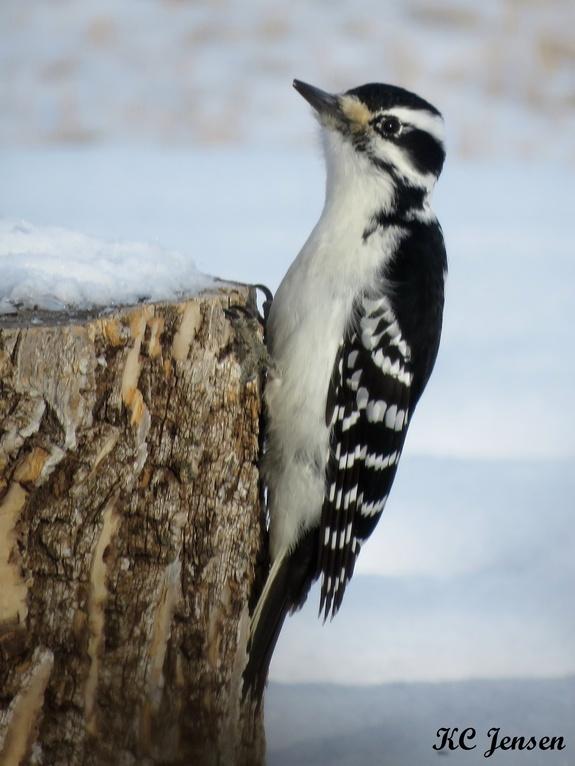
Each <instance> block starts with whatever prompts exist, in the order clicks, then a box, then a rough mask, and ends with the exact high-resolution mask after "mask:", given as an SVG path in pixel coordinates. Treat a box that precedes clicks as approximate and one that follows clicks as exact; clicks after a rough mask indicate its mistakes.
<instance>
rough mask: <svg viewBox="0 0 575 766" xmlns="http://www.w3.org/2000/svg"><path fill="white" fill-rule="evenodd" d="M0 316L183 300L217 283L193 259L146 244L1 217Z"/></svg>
mask: <svg viewBox="0 0 575 766" xmlns="http://www.w3.org/2000/svg"><path fill="white" fill-rule="evenodd" d="M0 275H1V280H0V314H7V313H14V312H16V311H17V310H18V309H22V308H24V309H44V310H47V311H66V310H70V309H74V310H77V309H81V310H84V309H93V308H96V307H104V306H114V305H130V304H135V303H141V302H144V301H160V300H176V299H181V298H183V297H184V296H188V295H190V294H195V293H198V292H199V291H201V290H205V289H207V288H209V287H212V286H213V284H214V280H213V279H212V278H211V277H209V276H207V275H206V274H202V273H201V272H199V271H198V269H197V268H196V266H195V264H194V262H193V260H192V259H191V258H190V257H189V256H186V255H184V254H182V253H180V252H178V251H174V250H166V249H164V248H162V247H160V246H159V245H157V244H151V243H147V242H121V241H105V240H100V239H96V238H94V237H89V236H86V235H85V234H80V233H79V232H77V231H72V230H70V229H64V228H58V227H53V226H35V225H32V224H30V223H27V222H25V221H13V220H0Z"/></svg>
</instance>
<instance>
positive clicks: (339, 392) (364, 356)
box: [318, 295, 413, 618]
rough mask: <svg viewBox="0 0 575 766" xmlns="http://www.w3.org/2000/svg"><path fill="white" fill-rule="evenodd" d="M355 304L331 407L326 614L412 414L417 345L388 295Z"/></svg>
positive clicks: (321, 563) (369, 527) (376, 508)
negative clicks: (407, 336)
mask: <svg viewBox="0 0 575 766" xmlns="http://www.w3.org/2000/svg"><path fill="white" fill-rule="evenodd" d="M357 309H358V312H357V315H356V316H357V320H356V321H355V322H354V329H352V330H351V331H350V332H349V334H348V337H347V338H346V339H345V340H344V342H343V343H342V344H341V345H340V348H339V351H338V355H337V358H336V362H335V365H334V369H333V374H332V379H331V383H330V389H329V395H328V403H327V408H326V419H327V423H328V425H330V456H329V460H328V465H327V471H326V495H325V499H324V503H323V508H322V518H321V528H320V539H319V547H320V550H319V559H318V576H319V575H320V574H321V575H322V586H321V601H320V613H321V612H323V613H324V617H325V618H327V617H328V616H329V615H330V613H331V615H332V616H333V615H334V614H335V613H336V612H337V610H338V609H339V607H340V605H341V601H342V598H343V593H344V591H345V588H346V585H347V583H348V582H349V580H350V578H351V576H352V574H353V569H354V565H355V561H356V558H357V555H358V553H359V550H360V548H361V545H362V543H363V542H364V541H365V540H366V539H367V538H368V537H369V535H370V534H371V532H372V531H373V529H374V527H375V526H376V524H377V522H378V520H379V517H380V516H381V513H382V511H383V508H384V506H385V503H386V500H387V496H388V494H389V491H390V489H391V485H392V483H393V480H394V477H395V472H396V468H397V463H398V461H399V456H400V454H401V450H402V448H403V443H404V440H405V434H406V431H407V426H408V420H409V414H410V400H411V393H412V383H413V364H412V355H411V349H410V347H409V346H408V344H407V342H406V340H405V338H404V337H403V335H402V332H401V329H400V327H399V324H398V321H397V318H396V316H395V314H394V311H393V309H392V305H391V302H390V300H389V298H388V297H386V296H383V295H379V296H376V297H372V298H363V299H362V301H361V302H360V303H359V305H358V306H357Z"/></svg>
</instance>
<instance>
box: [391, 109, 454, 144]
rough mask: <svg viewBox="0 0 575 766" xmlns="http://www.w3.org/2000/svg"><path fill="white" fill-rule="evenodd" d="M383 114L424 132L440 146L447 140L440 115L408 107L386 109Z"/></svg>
mask: <svg viewBox="0 0 575 766" xmlns="http://www.w3.org/2000/svg"><path fill="white" fill-rule="evenodd" d="M383 114H389V115H393V116H394V117H397V119H398V120H399V121H400V122H402V123H403V124H404V125H411V126H412V127H413V128H417V129H418V130H424V131H425V132H426V133H429V135H430V136H433V138H435V140H436V141H439V143H440V144H443V142H444V140H445V126H444V123H443V118H442V117H440V116H439V115H438V114H433V112H429V111H427V110H424V109H410V108H409V107H408V106H395V107H393V108H392V109H386V110H385V111H384V112H383Z"/></svg>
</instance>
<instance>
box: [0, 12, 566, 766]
mask: <svg viewBox="0 0 575 766" xmlns="http://www.w3.org/2000/svg"><path fill="white" fill-rule="evenodd" d="M574 29H575V4H574V3H573V2H572V0H499V1H496V0H486V1H485V2H483V3H481V4H478V3H475V2H471V0H439V1H438V2H432V0H404V1H403V2H399V0H398V1H397V2H390V1H387V2H382V1H381V0H380V1H378V2H376V0H359V1H356V2H352V1H351V0H331V1H330V2H327V0H317V1H316V2H311V1H310V0H308V1H307V2H304V0H291V2H290V3H281V4H280V3H273V2H260V1H258V0H212V1H211V2H207V1H206V2H199V1H197V2H193V1H191V0H190V1H189V2H188V1H186V0H124V2H122V3H118V2H113V1H112V0H100V1H99V2H91V1H90V0H26V2H21V1H20V0H2V2H1V3H0V179H1V181H0V216H1V217H3V218H5V219H8V220H11V221H19V220H21V219H24V220H26V221H29V222H30V223H31V224H33V225H34V226H37V227H40V228H39V229H38V230H39V231H42V229H41V227H44V226H60V227H66V228H70V229H76V230H79V231H81V232H84V233H86V234H89V235H92V236H94V237H98V238H102V239H107V240H122V239H126V238H128V239H132V240H133V239H136V240H140V241H143V242H147V243H159V244H161V245H162V246H164V247H166V248H171V249H174V250H177V251H179V252H180V253H182V254H183V255H184V256H186V257H189V258H190V259H193V260H194V261H195V263H196V264H197V266H198V267H199V268H200V269H201V270H203V271H205V272H209V273H211V274H215V275H217V276H220V277H223V278H228V279H237V280H240V281H259V282H261V281H263V282H266V283H267V284H268V285H269V286H270V287H271V288H272V289H274V290H275V288H276V287H277V285H278V284H279V281H280V279H281V277H282V275H283V274H284V273H285V271H286V269H287V267H288V265H289V263H290V262H291V260H292V259H293V258H294V257H295V255H296V254H297V252H298V250H299V248H300V247H301V245H302V244H303V242H304V241H305V238H306V236H307V235H308V233H309V231H310V230H311V228H312V226H313V225H314V223H315V221H316V220H317V218H318V216H319V214H320V212H321V206H322V201H323V183H324V180H323V165H322V159H321V154H320V151H319V148H318V141H317V129H316V127H315V125H314V121H313V119H312V116H311V113H310V110H309V108H308V107H307V105H306V104H305V103H304V102H303V101H302V100H301V98H300V97H299V96H298V95H297V94H296V93H295V91H293V89H292V88H291V81H292V79H293V78H294V77H297V78H300V79H303V80H306V81H308V82H311V83H313V84H315V85H318V86H320V87H322V88H324V89H328V90H329V89H333V90H344V89H347V88H350V87H353V86H356V85H359V84H362V83H364V82H369V81H381V82H393V83H395V84H399V85H402V86H404V87H407V88H408V89H410V90H414V91H416V92H417V93H419V94H420V95H422V96H423V97H424V98H426V99H427V100H429V101H431V102H432V103H433V104H435V105H436V106H437V107H438V108H440V109H441V111H442V112H443V114H444V116H445V119H446V123H447V130H448V147H447V150H448V159H447V164H446V168H445V171H444V174H443V176H442V178H441V179H440V181H439V184H438V187H437V190H436V194H435V209H436V211H437V213H438V217H439V218H440V220H441V223H442V225H443V228H444V232H445V237H446V242H447V248H448V255H449V258H450V277H449V283H448V295H447V306H446V315H445V329H444V335H443V341H442V348H441V351H440V356H439V360H438V363H437V367H436V371H435V374H434V376H433V378H432V380H431V383H430V385H429V388H428V390H427V392H426V394H425V396H424V397H423V399H422V402H421V404H420V406H419V409H418V412H417V415H416V416H415V419H414V422H413V425H412V427H411V432H410V434H409V436H408V440H407V446H406V449H405V451H404V455H403V458H402V464H401V465H400V468H399V471H398V475H397V479H396V483H395V486H394V490H393V493H392V496H391V499H390V502H389V504H388V507H387V509H386V512H385V518H384V519H383V520H382V522H381V523H380V525H379V526H378V528H377V530H376V532H375V534H374V536H373V538H372V539H371V540H370V542H369V544H368V545H367V546H366V548H365V549H364V551H363V552H362V556H361V557H360V560H359V567H358V569H357V570H356V571H357V574H356V576H355V577H354V580H353V581H352V583H351V585H350V587H349V590H348V593H347V595H346V600H345V601H344V604H343V607H342V609H341V612H340V613H339V614H338V616H337V619H336V620H335V621H334V622H333V623H332V624H330V625H329V626H325V627H322V626H321V624H320V623H319V622H318V620H317V619H316V610H317V592H312V595H311V596H310V599H309V602H308V604H307V606H306V608H305V609H304V610H303V611H302V612H301V613H299V614H298V615H297V616H295V617H294V618H292V619H291V620H290V621H289V622H288V624H287V625H286V628H285V629H284V632H283V634H282V636H281V639H280V643H279V644H278V648H277V652H276V656H275V659H274V662H273V664H272V668H271V678H272V683H271V684H270V687H269V691H268V696H267V703H266V718H267V734H268V745H269V763H270V764H271V766H279V765H280V764H295V763H302V764H317V765H318V766H323V765H324V764H342V766H343V765H344V764H350V765H355V764H371V763H379V764H390V766H391V765H392V764H393V766H408V764H409V765H410V766H411V765H413V766H426V764H428V763H436V761H437V760H438V758H439V759H440V756H438V755H437V754H436V753H435V752H434V751H433V750H432V749H431V745H432V744H433V743H434V742H435V732H436V730H437V729H438V728H439V727H440V726H468V725H472V726H475V727H476V728H478V729H479V730H481V729H482V727H483V729H484V730H485V731H486V730H487V728H489V727H490V726H492V725H495V726H503V727H505V726H506V725H507V726H508V727H511V728H512V729H513V731H509V732H508V733H510V734H526V735H529V736H531V735H543V734H547V735H564V736H568V735H569V734H571V735H573V734H575V729H574V727H573V724H572V721H573V720H575V719H574V718H573V711H574V709H575V683H574V680H573V678H574V676H573V674H574V673H575V608H574V601H573V592H574V586H575V559H574V556H573V550H574V544H575V525H574V510H575V409H574V407H573V380H574V377H575V360H574V355H573V306H574V304H575V265H574V264H575V258H574V256H575V253H574V252H573V250H574V248H573V244H572V235H571V220H572V216H573V209H574V205H575V184H574V179H575V36H574V34H573V30H574ZM1 278H2V275H1V274H0V281H1ZM571 739H573V738H571ZM570 748H571V749H570V750H567V751H564V752H563V753H546V754H545V763H547V762H548V761H552V762H553V763H564V764H567V763H572V762H573V761H572V759H573V757H574V756H573V749H572V748H573V744H571V745H570ZM474 758H476V760H475V761H474V760H473V759H474ZM502 758H504V759H505V762H506V764H515V763H524V762H525V761H527V762H531V763H540V762H541V761H540V760H538V758H540V755H539V754H538V753H525V752H524V753H515V754H514V753H506V754H505V755H504V756H502ZM515 758H517V760H514V759H515ZM459 759H461V760H459ZM480 760H481V753H478V754H477V755H475V752H474V753H466V754H464V755H463V756H459V755H458V754H457V753H451V754H449V761H450V763H452V764H458V763H460V762H461V763H463V764H472V763H474V762H479V761H480ZM494 760H497V756H494Z"/></svg>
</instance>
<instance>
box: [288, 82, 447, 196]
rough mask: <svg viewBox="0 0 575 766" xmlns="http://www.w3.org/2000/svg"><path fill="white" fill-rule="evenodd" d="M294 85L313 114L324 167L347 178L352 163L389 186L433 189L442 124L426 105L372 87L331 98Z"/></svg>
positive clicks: (400, 92)
mask: <svg viewBox="0 0 575 766" xmlns="http://www.w3.org/2000/svg"><path fill="white" fill-rule="evenodd" d="M293 84H294V88H295V89H296V90H297V91H298V93H300V94H301V95H302V96H303V97H304V98H305V99H306V101H308V102H309V103H310V104H311V106H312V107H313V108H314V110H315V112H316V116H317V118H318V120H319V122H320V124H321V126H322V128H323V133H324V138H325V142H326V144H327V152H328V163H329V162H330V161H331V162H332V164H335V165H342V166H346V169H345V170H344V172H345V173H347V174H349V172H350V168H349V165H350V162H351V163H352V165H353V164H355V163H357V164H358V165H360V166H361V167H363V168H364V169H369V171H370V175H372V172H371V171H375V172H376V173H380V174H383V175H384V176H385V177H386V180H387V181H389V179H390V178H391V181H392V182H393V183H394V184H400V185H402V186H405V187H410V188H412V189H420V190H421V191H423V192H428V191H430V190H431V189H432V188H433V186H434V184H435V181H436V180H437V178H438V177H439V174H440V173H441V169H442V167H443V161H444V159H445V149H444V143H443V142H444V130H443V118H442V116H441V113H440V112H439V111H438V110H437V109H436V108H435V107H434V106H432V105H431V104H430V103H428V102H427V101H425V100H424V99H422V98H420V97H419V96H416V95H415V93H411V92H410V91H407V90H404V89H403V88H398V87H396V86H394V85H382V84H379V83H373V84H369V85H361V86H360V87H358V88H352V89H351V90H348V91H346V92H345V93H339V94H332V93H326V92H325V91H323V90H320V89H319V88H315V87H314V86H312V85H308V84H307V83H305V82H301V81H300V80H294V83H293ZM330 155H331V156H330ZM337 169H338V168H336V171H337Z"/></svg>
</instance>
